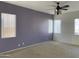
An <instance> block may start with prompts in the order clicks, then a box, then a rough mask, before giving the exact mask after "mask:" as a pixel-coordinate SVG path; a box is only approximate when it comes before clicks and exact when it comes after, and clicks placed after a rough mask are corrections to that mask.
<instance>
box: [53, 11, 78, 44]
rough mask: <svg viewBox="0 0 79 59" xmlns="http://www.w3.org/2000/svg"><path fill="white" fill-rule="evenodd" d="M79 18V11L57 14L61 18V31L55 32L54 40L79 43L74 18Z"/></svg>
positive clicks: (57, 17) (56, 17)
mask: <svg viewBox="0 0 79 59" xmlns="http://www.w3.org/2000/svg"><path fill="white" fill-rule="evenodd" d="M76 18H79V11H74V12H68V13H65V14H62V15H58V16H55V20H56V19H60V20H61V22H62V23H61V33H60V34H54V40H56V41H60V42H64V43H69V44H75V45H79V35H75V34H74V29H75V26H74V24H75V23H74V20H75V19H76Z"/></svg>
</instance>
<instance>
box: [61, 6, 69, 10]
mask: <svg viewBox="0 0 79 59" xmlns="http://www.w3.org/2000/svg"><path fill="white" fill-rule="evenodd" d="M67 7H69V5H65V6H63V7H61V9H63V8H67Z"/></svg>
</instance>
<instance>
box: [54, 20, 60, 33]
mask: <svg viewBox="0 0 79 59" xmlns="http://www.w3.org/2000/svg"><path fill="white" fill-rule="evenodd" d="M54 33H61V20H54Z"/></svg>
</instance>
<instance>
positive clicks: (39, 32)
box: [0, 2, 53, 52]
mask: <svg viewBox="0 0 79 59" xmlns="http://www.w3.org/2000/svg"><path fill="white" fill-rule="evenodd" d="M0 12H4V13H12V14H16V16H17V19H16V37H15V38H7V39H2V38H0V52H3V51H7V50H11V49H15V48H19V46H18V44H20V45H21V46H20V47H23V46H27V45H31V44H35V43H38V42H43V41H47V40H49V37H50V35H51V34H48V20H49V19H52V18H53V16H51V15H48V14H45V13H41V12H37V11H34V10H31V9H27V8H23V7H19V6H15V5H11V4H7V3H4V2H0ZM23 42H24V43H25V45H23V44H22V43H23Z"/></svg>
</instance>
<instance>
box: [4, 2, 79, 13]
mask: <svg viewBox="0 0 79 59" xmlns="http://www.w3.org/2000/svg"><path fill="white" fill-rule="evenodd" d="M5 2H6V3H10V4H14V5H18V6H22V7H25V8H29V9H33V10H36V11H40V12H45V13H48V14H54V10H55V6H56V2H55V1H5ZM60 4H61V5H60V6H63V5H66V4H68V5H70V7H69V8H68V9H69V10H67V11H62V12H63V13H67V12H72V11H78V10H79V1H61V2H60Z"/></svg>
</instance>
